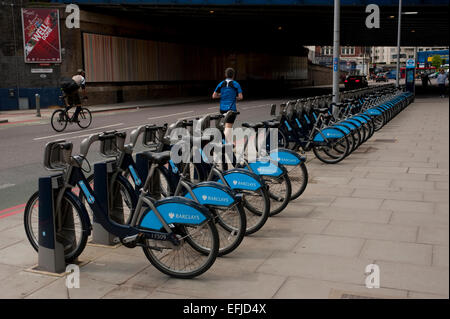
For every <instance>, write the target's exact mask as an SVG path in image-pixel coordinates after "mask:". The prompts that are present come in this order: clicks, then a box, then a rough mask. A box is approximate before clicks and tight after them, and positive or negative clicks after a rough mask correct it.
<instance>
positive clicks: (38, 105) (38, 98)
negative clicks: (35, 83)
mask: <svg viewBox="0 0 450 319" xmlns="http://www.w3.org/2000/svg"><path fill="white" fill-rule="evenodd" d="M35 98H36V116H37V117H41V96H40V95H39V94H37V93H36V94H35Z"/></svg>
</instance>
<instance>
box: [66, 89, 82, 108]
mask: <svg viewBox="0 0 450 319" xmlns="http://www.w3.org/2000/svg"><path fill="white" fill-rule="evenodd" d="M67 102H68V103H69V105H70V106H77V105H81V98H80V93H79V92H78V90H76V91H75V92H72V93H69V94H67Z"/></svg>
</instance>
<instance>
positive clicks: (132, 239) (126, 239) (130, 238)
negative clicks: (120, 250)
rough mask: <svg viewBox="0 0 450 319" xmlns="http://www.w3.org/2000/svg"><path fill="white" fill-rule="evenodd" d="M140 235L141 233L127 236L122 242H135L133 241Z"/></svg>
mask: <svg viewBox="0 0 450 319" xmlns="http://www.w3.org/2000/svg"><path fill="white" fill-rule="evenodd" d="M138 235H139V234H136V235H133V236H128V237H125V238H124V239H122V242H124V243H131V242H133V241H136V239H137V237H138Z"/></svg>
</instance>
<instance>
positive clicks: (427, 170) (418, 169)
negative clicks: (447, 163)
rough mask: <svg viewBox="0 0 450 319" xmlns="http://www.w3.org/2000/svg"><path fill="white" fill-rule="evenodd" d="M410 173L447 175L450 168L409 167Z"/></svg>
mask: <svg viewBox="0 0 450 319" xmlns="http://www.w3.org/2000/svg"><path fill="white" fill-rule="evenodd" d="M447 158H448V157H447ZM408 173H410V174H437V175H447V176H448V169H442V168H423V167H411V168H409V169H408Z"/></svg>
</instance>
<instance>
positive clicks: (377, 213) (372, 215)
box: [310, 207, 392, 224]
mask: <svg viewBox="0 0 450 319" xmlns="http://www.w3.org/2000/svg"><path fill="white" fill-rule="evenodd" d="M391 214H392V212H391V211H389V210H373V209H357V210H354V209H348V208H339V207H317V208H316V209H315V210H314V211H313V212H312V213H311V216H310V217H311V218H323V219H328V220H343V221H352V222H367V223H381V224H387V223H388V222H389V219H390V217H391Z"/></svg>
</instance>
